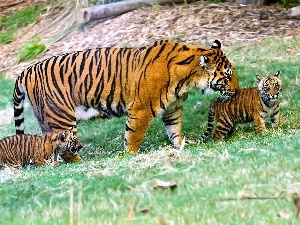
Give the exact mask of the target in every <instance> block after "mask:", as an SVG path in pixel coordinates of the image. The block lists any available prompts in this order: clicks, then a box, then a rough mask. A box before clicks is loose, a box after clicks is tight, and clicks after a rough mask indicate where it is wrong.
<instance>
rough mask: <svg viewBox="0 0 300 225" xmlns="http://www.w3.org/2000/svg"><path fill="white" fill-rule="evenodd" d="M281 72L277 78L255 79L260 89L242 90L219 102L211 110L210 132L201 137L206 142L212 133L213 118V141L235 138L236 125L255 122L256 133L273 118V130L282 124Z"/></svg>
mask: <svg viewBox="0 0 300 225" xmlns="http://www.w3.org/2000/svg"><path fill="white" fill-rule="evenodd" d="M279 74H280V71H277V72H276V74H275V75H274V76H271V75H270V76H267V77H264V78H260V77H259V76H258V75H257V76H256V78H255V80H256V84H257V87H250V88H244V89H239V90H238V91H237V92H236V94H235V95H234V96H232V97H231V99H230V100H228V101H227V102H221V101H220V98H218V99H217V100H215V101H214V102H212V103H211V105H210V107H209V114H208V122H207V129H206V131H205V132H204V134H203V135H202V136H201V138H200V141H201V142H204V141H205V140H206V139H207V137H208V136H209V135H210V134H211V132H212V130H213V122H214V118H215V119H216V121H217V125H216V129H215V131H214V133H213V139H214V140H221V139H223V138H224V136H225V135H226V134H232V133H233V131H234V127H235V125H236V124H237V123H245V122H251V121H253V122H254V126H255V131H256V132H261V131H263V130H264V129H265V128H266V127H265V118H266V117H267V116H270V120H271V123H272V127H274V126H275V124H277V123H278V122H279V115H280V112H279V93H280V89H281V80H280V79H279Z"/></svg>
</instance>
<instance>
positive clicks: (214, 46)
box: [211, 40, 221, 50]
mask: <svg viewBox="0 0 300 225" xmlns="http://www.w3.org/2000/svg"><path fill="white" fill-rule="evenodd" d="M211 48H215V49H218V50H220V49H221V42H220V41H219V40H214V41H213V43H212V45H211Z"/></svg>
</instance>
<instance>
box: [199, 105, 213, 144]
mask: <svg viewBox="0 0 300 225" xmlns="http://www.w3.org/2000/svg"><path fill="white" fill-rule="evenodd" d="M214 119H215V104H214V102H213V103H211V104H210V106H209V112H208V120H207V128H206V131H205V132H204V133H203V134H202V135H201V137H200V138H199V141H200V142H201V143H203V142H204V141H205V140H206V139H207V138H208V136H209V135H211V133H212V130H213V127H214Z"/></svg>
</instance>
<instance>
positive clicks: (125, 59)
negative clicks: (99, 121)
mask: <svg viewBox="0 0 300 225" xmlns="http://www.w3.org/2000/svg"><path fill="white" fill-rule="evenodd" d="M220 48H221V44H220V43H219V42H216V43H215V45H213V46H212V48H204V47H199V46H193V45H185V44H180V43H174V42H172V41H158V42H155V43H154V44H153V45H150V46H146V47H138V48H99V49H90V50H86V51H82V52H75V53H70V54H65V55H61V56H54V57H52V58H49V59H47V60H45V61H42V62H40V63H38V64H36V65H34V66H32V67H29V68H28V69H26V70H25V71H24V72H23V73H22V74H21V75H20V76H19V77H18V79H17V81H16V85H15V91H14V116H15V127H16V131H17V133H19V134H21V133H24V115H23V112H24V108H23V105H24V98H25V94H26V95H27V97H28V99H29V101H30V103H31V106H32V108H33V111H34V114H35V116H36V118H37V120H38V122H39V124H40V127H41V129H42V132H49V131H59V130H62V129H67V128H68V127H76V122H77V120H78V119H89V118H92V117H95V116H96V115H104V116H105V117H111V116H117V117H119V116H122V115H124V114H125V115H127V116H128V120H127V122H126V125H125V135H124V148H125V150H127V151H129V152H132V153H136V152H137V151H138V147H139V145H140V143H141V141H142V139H143V137H144V135H145V133H146V131H147V129H148V127H149V125H150V123H151V120H152V119H153V118H154V117H155V116H157V115H161V118H162V121H163V123H164V125H165V128H166V131H167V134H168V136H169V139H170V142H171V143H172V144H173V145H174V146H175V147H179V146H180V145H181V141H182V135H181V126H182V110H183V109H182V105H183V102H184V100H185V99H186V98H187V94H188V92H189V91H190V89H192V88H194V87H196V88H198V89H200V90H202V91H203V92H206V91H207V90H211V89H213V90H215V91H220V92H221V94H222V96H223V97H224V98H225V99H226V98H228V96H230V95H232V94H233V93H234V92H235V89H236V88H237V84H238V83H237V82H235V81H236V80H237V79H236V75H235V71H234V68H233V66H232V65H231V63H230V62H229V61H228V59H227V58H226V56H225V54H224V53H223V52H222V51H221V49H220ZM99 113H100V114H99Z"/></svg>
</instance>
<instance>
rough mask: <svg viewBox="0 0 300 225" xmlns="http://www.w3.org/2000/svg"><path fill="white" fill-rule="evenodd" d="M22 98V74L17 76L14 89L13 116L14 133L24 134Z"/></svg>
mask: <svg viewBox="0 0 300 225" xmlns="http://www.w3.org/2000/svg"><path fill="white" fill-rule="evenodd" d="M24 100H25V92H24V89H23V85H22V76H19V77H18V78H17V80H16V83H15V89H14V118H15V128H16V134H24Z"/></svg>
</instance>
